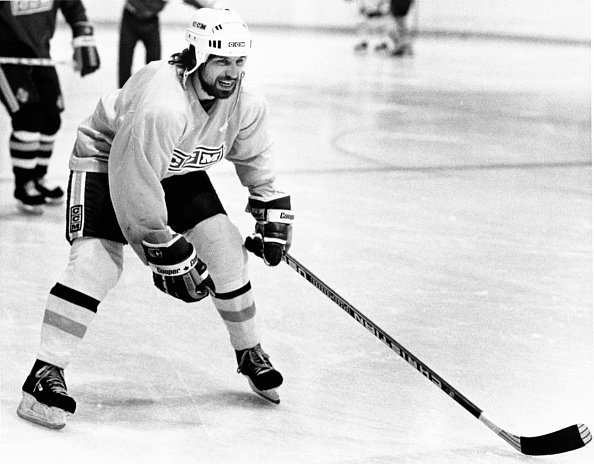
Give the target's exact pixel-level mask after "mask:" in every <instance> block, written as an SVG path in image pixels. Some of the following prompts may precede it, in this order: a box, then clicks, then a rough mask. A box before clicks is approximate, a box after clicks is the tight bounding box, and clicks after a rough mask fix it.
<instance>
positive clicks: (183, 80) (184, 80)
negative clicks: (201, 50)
mask: <svg viewBox="0 0 594 464" xmlns="http://www.w3.org/2000/svg"><path fill="white" fill-rule="evenodd" d="M201 64H202V63H198V61H196V64H195V65H194V67H193V68H192V69H186V70H185V71H184V74H183V75H182V80H181V85H182V87H183V88H184V90H185V89H186V81H187V80H188V76H189V75H190V74H192V73H193V72H195V71H196V70H197V69H198V68H199V67H200V65H201Z"/></svg>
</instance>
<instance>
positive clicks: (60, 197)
mask: <svg viewBox="0 0 594 464" xmlns="http://www.w3.org/2000/svg"><path fill="white" fill-rule="evenodd" d="M35 188H36V189H37V190H38V191H39V193H41V194H42V195H43V196H44V197H45V201H46V202H47V203H50V204H53V205H59V204H60V203H62V202H63V201H64V191H63V190H62V189H61V188H60V187H58V186H51V187H50V186H49V185H48V184H47V181H46V180H45V177H41V178H39V179H35Z"/></svg>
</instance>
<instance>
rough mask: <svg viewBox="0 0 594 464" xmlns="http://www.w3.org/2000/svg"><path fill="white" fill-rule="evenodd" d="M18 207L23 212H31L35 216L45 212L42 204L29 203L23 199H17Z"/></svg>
mask: <svg viewBox="0 0 594 464" xmlns="http://www.w3.org/2000/svg"><path fill="white" fill-rule="evenodd" d="M17 208H18V210H19V211H20V212H21V213H25V214H31V215H33V216H39V215H41V214H43V206H42V205H27V204H25V203H23V202H21V201H17Z"/></svg>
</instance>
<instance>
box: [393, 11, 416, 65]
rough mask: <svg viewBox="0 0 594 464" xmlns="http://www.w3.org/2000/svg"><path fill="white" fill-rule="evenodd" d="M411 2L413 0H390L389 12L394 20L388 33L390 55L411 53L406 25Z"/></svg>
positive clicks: (409, 35) (408, 30)
mask: <svg viewBox="0 0 594 464" xmlns="http://www.w3.org/2000/svg"><path fill="white" fill-rule="evenodd" d="M412 4H413V0H391V3H390V12H391V14H392V17H393V18H394V20H393V26H392V27H391V29H390V32H389V33H388V35H389V37H390V39H391V40H392V50H391V55H392V56H405V55H412V53H413V50H412V43H411V34H410V29H409V27H408V15H409V13H410V8H411V6H412Z"/></svg>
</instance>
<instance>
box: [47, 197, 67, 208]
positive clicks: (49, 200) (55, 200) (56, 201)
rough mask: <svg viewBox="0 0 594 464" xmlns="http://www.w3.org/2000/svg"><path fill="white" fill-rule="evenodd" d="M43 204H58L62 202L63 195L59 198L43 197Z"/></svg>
mask: <svg viewBox="0 0 594 464" xmlns="http://www.w3.org/2000/svg"><path fill="white" fill-rule="evenodd" d="M45 204H46V205H50V206H60V205H62V204H64V197H63V196H62V197H60V198H50V197H45Z"/></svg>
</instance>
